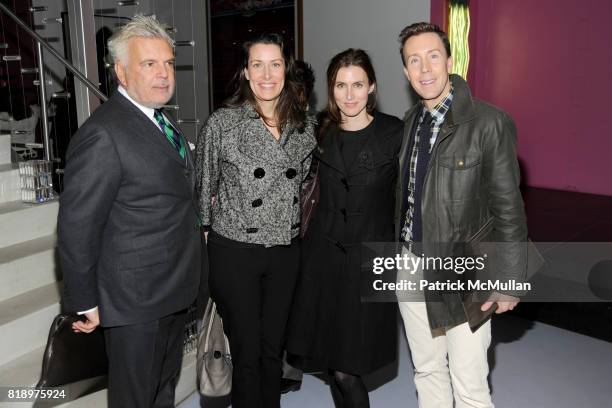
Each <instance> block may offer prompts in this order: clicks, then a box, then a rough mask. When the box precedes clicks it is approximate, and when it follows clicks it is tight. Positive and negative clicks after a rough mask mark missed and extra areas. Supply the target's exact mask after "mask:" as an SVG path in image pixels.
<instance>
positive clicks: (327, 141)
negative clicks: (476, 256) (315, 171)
mask: <svg viewBox="0 0 612 408" xmlns="http://www.w3.org/2000/svg"><path fill="white" fill-rule="evenodd" d="M373 116H374V118H375V120H374V124H373V125H374V129H373V132H371V133H370V135H369V136H368V138H367V139H366V141H365V142H364V144H363V146H362V148H361V150H360V151H359V153H358V154H357V157H356V158H355V160H353V162H352V163H350V164H349V165H348V167H347V166H346V164H345V163H344V160H343V156H342V152H341V151H340V146H339V144H338V132H339V128H338V127H337V126H333V127H332V128H331V129H329V130H328V131H327V132H326V135H325V136H323V140H322V142H321V146H320V148H319V149H318V150H317V151H315V156H317V158H319V159H320V160H322V161H323V162H325V163H327V164H328V165H329V166H330V167H333V168H334V169H336V170H337V171H339V172H340V173H342V174H343V175H345V176H346V175H354V174H358V173H361V172H362V171H367V170H368V169H371V168H373V167H376V165H377V163H380V162H381V161H387V160H388V159H389V158H388V157H386V156H385V155H384V154H383V153H382V152H381V150H380V144H379V141H380V137H381V136H382V131H383V129H381V122H382V121H383V118H382V117H381V116H382V115H380V113H378V111H375V112H374V113H373Z"/></svg>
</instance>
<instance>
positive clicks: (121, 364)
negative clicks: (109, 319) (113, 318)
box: [104, 310, 187, 408]
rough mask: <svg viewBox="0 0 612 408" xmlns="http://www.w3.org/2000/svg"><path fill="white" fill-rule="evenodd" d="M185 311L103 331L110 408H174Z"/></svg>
mask: <svg viewBox="0 0 612 408" xmlns="http://www.w3.org/2000/svg"><path fill="white" fill-rule="evenodd" d="M186 323H187V311H186V310H183V311H180V312H177V313H174V314H171V315H169V316H165V317H163V318H161V319H157V320H153V321H150V322H146V323H140V324H131V325H127V326H118V327H110V328H105V329H104V337H105V340H106V353H107V354H108V360H109V370H108V406H109V407H110V408H119V407H126V408H128V407H129V408H151V407H155V408H162V407H163V408H166V407H174V390H175V388H176V384H177V382H178V378H179V375H180V371H181V361H182V357H183V340H184V337H185V324H186Z"/></svg>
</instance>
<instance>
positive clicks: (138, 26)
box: [108, 14, 174, 64]
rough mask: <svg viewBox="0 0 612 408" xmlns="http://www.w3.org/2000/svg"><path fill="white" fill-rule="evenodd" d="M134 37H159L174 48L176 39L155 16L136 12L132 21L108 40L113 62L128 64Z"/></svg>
mask: <svg viewBox="0 0 612 408" xmlns="http://www.w3.org/2000/svg"><path fill="white" fill-rule="evenodd" d="M134 37H145V38H158V39H161V40H166V41H167V42H168V45H170V47H171V48H174V40H173V39H172V38H170V36H169V35H168V32H167V31H166V27H165V25H164V24H162V23H160V22H159V21H157V19H156V18H155V16H145V15H142V14H136V15H135V16H134V18H133V19H132V21H130V22H129V23H127V24H126V25H124V26H123V27H121V28H120V29H119V31H117V32H116V33H115V34H113V36H112V37H111V38H110V40H108V51H109V52H110V56H111V58H112V59H113V63H115V64H116V63H117V61H123V63H124V64H127V57H128V56H127V52H128V43H129V41H130V39H132V38H134Z"/></svg>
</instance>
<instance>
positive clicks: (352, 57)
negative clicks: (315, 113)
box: [319, 48, 376, 131]
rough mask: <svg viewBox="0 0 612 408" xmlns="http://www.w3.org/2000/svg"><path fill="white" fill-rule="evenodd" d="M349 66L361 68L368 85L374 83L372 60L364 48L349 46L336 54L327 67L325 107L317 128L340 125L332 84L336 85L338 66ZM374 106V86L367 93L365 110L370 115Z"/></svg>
mask: <svg viewBox="0 0 612 408" xmlns="http://www.w3.org/2000/svg"><path fill="white" fill-rule="evenodd" d="M351 66H355V67H359V68H361V69H363V70H364V71H365V73H366V76H367V77H368V82H369V83H370V85H373V84H374V85H375V84H376V74H375V73H374V67H373V66H372V61H371V60H370V57H369V56H368V54H367V53H366V52H365V51H364V50H360V49H354V48H349V49H348V50H345V51H342V52H341V53H339V54H336V55H335V56H334V57H333V58H332V59H331V61H330V62H329V66H328V67H327V109H326V110H325V114H324V115H323V116H324V118H323V121H322V123H321V126H320V128H319V129H320V131H323V130H324V129H326V128H327V127H328V126H330V125H332V124H333V125H336V126H340V123H341V121H342V115H341V114H340V108H338V104H337V103H336V100H335V98H334V86H335V85H336V77H337V76H338V71H339V70H340V68H346V67H351ZM374 108H376V87H375V88H374V91H373V92H372V93H370V94H369V95H368V103H367V105H366V111H367V112H368V114H370V115H371V114H372V113H373V112H374Z"/></svg>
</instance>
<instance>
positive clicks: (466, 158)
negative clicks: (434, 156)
mask: <svg viewBox="0 0 612 408" xmlns="http://www.w3.org/2000/svg"><path fill="white" fill-rule="evenodd" d="M439 163H440V166H442V167H446V168H449V169H452V170H465V169H469V168H471V167H474V166H476V165H478V164H480V155H478V154H463V155H462V154H454V155H447V156H440V159H439Z"/></svg>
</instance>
